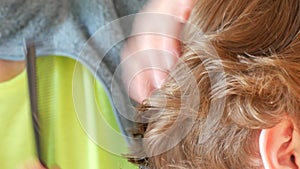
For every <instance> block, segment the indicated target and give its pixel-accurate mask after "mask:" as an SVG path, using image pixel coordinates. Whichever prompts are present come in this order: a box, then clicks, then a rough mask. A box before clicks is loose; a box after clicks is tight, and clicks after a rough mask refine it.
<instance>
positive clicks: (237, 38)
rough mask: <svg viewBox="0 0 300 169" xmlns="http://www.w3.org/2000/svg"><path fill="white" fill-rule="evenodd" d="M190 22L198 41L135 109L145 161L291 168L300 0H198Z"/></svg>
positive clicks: (296, 157)
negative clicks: (195, 102) (139, 119)
mask: <svg viewBox="0 0 300 169" xmlns="http://www.w3.org/2000/svg"><path fill="white" fill-rule="evenodd" d="M190 21H191V23H192V24H194V25H196V27H197V28H199V29H200V30H201V31H202V33H203V34H204V35H203V36H205V38H206V39H208V41H207V42H204V41H203V40H199V39H197V38H191V39H193V40H191V41H190V42H189V43H188V44H185V45H184V47H183V56H182V61H181V62H180V63H179V64H178V65H177V66H176V67H175V68H174V69H173V71H172V72H171V73H170V74H171V75H170V77H169V78H168V79H167V81H166V82H165V84H164V86H163V87H162V88H161V89H159V90H157V91H155V92H154V94H153V95H152V96H151V97H150V98H149V99H148V100H146V101H144V103H143V104H142V105H141V107H140V109H139V110H140V111H139V117H140V118H141V119H142V120H145V119H146V118H147V119H148V121H147V124H144V125H141V128H140V132H141V134H142V136H143V138H144V140H143V141H142V143H141V146H142V149H143V150H144V155H145V156H146V159H147V161H148V164H149V165H150V168H201V169H256V168H270V169H273V168H276V169H277V168H285V167H286V168H300V125H299V124H300V34H299V33H300V32H299V31H300V1H299V0H198V3H197V5H196V7H195V9H194V11H193V13H192V16H191V19H190ZM197 33H199V32H194V29H190V28H187V29H186V31H185V34H186V35H187V37H195V36H194V35H195V34H197ZM214 51H215V52H214ZM186 66H187V67H188V68H189V69H188V70H187V69H186ZM172 77H173V78H172ZM216 79H220V80H219V81H218V80H216ZM224 82H225V83H224ZM192 84H196V86H195V85H192ZM189 100H190V102H193V101H194V100H197V102H198V105H197V106H195V105H193V104H191V105H189ZM186 101H187V102H186ZM182 113H183V114H182ZM178 122H180V125H178ZM187 126H188V127H187ZM181 135H182V136H181ZM170 138H171V139H170ZM174 138H180V140H179V141H178V144H174V143H177V142H176V141H174V140H172V139H174ZM172 144H174V145H172ZM169 145H172V146H171V147H170V146H169Z"/></svg>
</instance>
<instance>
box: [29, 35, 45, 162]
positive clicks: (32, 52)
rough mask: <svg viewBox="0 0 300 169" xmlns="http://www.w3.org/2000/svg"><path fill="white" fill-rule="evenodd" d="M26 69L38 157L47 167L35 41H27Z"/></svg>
mask: <svg viewBox="0 0 300 169" xmlns="http://www.w3.org/2000/svg"><path fill="white" fill-rule="evenodd" d="M25 45H26V69H27V78H28V89H29V100H30V111H31V118H32V124H33V129H34V139H35V147H36V153H37V157H38V159H39V161H40V163H41V164H42V165H43V166H45V164H44V163H43V161H42V158H41V156H42V154H41V143H40V124H39V109H38V99H37V98H38V96H37V95H38V93H37V74H36V72H37V71H36V49H35V44H34V41H33V40H26V41H25Z"/></svg>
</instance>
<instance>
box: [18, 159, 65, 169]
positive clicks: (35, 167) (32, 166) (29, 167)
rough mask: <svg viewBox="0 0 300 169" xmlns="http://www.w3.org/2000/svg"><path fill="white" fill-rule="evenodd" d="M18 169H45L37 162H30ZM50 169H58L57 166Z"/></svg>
mask: <svg viewBox="0 0 300 169" xmlns="http://www.w3.org/2000/svg"><path fill="white" fill-rule="evenodd" d="M19 169H47V168H46V167H44V166H43V165H42V164H41V163H40V162H39V161H37V160H32V161H28V162H26V164H25V165H24V166H22V167H20V168H19ZM50 169H60V168H59V167H58V166H52V167H51V168H50Z"/></svg>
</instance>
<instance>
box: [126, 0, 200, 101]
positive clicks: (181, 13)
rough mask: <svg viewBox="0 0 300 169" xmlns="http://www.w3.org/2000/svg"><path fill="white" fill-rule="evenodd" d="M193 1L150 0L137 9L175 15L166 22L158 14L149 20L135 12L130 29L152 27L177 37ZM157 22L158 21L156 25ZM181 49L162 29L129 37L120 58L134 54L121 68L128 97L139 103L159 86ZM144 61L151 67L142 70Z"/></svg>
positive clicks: (127, 57) (137, 30) (135, 30)
mask: <svg viewBox="0 0 300 169" xmlns="http://www.w3.org/2000/svg"><path fill="white" fill-rule="evenodd" d="M195 2H196V1H195V0H163V1H162V0H152V1H149V2H148V4H147V5H146V6H145V7H144V8H143V9H142V10H141V11H140V13H145V12H146V13H156V14H164V15H168V16H173V17H174V18H177V19H174V20H172V21H171V20H168V21H169V22H170V23H169V24H168V23H166V22H165V21H166V20H161V21H159V19H160V18H154V19H153V18H152V19H153V20H151V18H150V19H149V18H147V19H144V18H143V16H141V17H140V16H138V17H137V18H136V20H135V22H134V25H133V33H134V32H140V30H144V28H147V30H151V29H154V30H157V32H159V33H160V32H167V33H168V34H169V35H174V37H179V35H180V33H181V31H182V29H183V26H184V24H185V23H186V22H187V20H188V18H189V16H190V13H191V10H192V8H193V7H194V5H195ZM145 21H146V22H145ZM157 23H160V24H159V26H158V24H157ZM163 23H165V24H163ZM142 33H143V31H142ZM149 50H152V51H153V50H157V51H162V53H169V54H168V57H167V56H163V54H161V55H160V56H157V54H155V53H151V52H147V51H149ZM145 52H146V53H145ZM180 53H181V51H180V42H179V41H178V39H176V38H170V37H168V36H164V35H163V33H162V34H159V35H158V34H156V35H154V34H147V33H144V34H139V36H133V37H131V38H129V40H128V41H127V42H126V44H125V47H124V48H123V51H122V54H121V59H122V61H124V60H126V59H130V57H131V58H133V59H131V60H130V62H129V63H130V64H129V65H128V66H127V65H125V66H124V68H123V72H124V73H123V75H124V76H125V77H123V79H124V81H125V85H126V89H127V92H128V93H129V95H130V97H131V98H133V99H134V100H135V101H137V102H139V103H141V102H142V101H143V100H144V99H145V98H147V97H148V96H149V95H150V94H151V92H152V91H153V90H155V89H157V88H160V87H161V84H162V83H163V81H164V79H165V78H166V76H167V75H168V71H169V70H170V68H171V67H172V66H173V65H174V64H175V63H176V62H177V60H178V58H179V56H180ZM123 63H124V62H123ZM149 63H150V65H149ZM151 64H152V65H151ZM132 65H135V66H132ZM145 65H147V66H150V67H151V66H153V68H151V69H147V70H141V68H145ZM157 65H158V66H157ZM147 66H146V67H147ZM133 74H134V76H133Z"/></svg>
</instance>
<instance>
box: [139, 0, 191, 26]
mask: <svg viewBox="0 0 300 169" xmlns="http://www.w3.org/2000/svg"><path fill="white" fill-rule="evenodd" d="M195 2H196V0H163V1H161V0H152V1H149V3H148V4H147V5H146V6H145V7H144V8H143V10H142V11H141V12H153V13H163V14H167V15H172V16H176V17H179V18H181V21H182V22H185V21H186V20H187V19H188V17H189V15H190V13H191V10H192V8H193V7H194V5H195Z"/></svg>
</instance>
